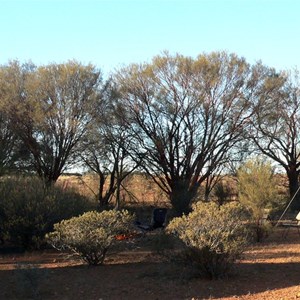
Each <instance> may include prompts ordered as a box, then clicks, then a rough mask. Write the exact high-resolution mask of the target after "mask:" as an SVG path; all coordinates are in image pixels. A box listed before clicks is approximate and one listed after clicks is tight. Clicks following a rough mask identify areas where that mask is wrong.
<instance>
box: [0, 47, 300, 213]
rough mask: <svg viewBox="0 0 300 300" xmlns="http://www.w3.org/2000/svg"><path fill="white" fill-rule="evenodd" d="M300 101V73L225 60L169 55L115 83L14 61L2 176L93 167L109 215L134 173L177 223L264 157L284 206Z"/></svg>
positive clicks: (297, 166)
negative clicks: (156, 191) (158, 194)
mask: <svg viewBox="0 0 300 300" xmlns="http://www.w3.org/2000/svg"><path fill="white" fill-rule="evenodd" d="M299 93H300V83H299V79H298V73H297V71H288V70H286V71H282V70H275V69H273V68H271V67H268V66H264V65H263V64H262V63H260V62H258V63H256V64H253V65H251V64H249V63H248V62H247V61H246V60H245V59H244V58H242V57H238V56H237V55H235V54H232V53H226V52H212V53H208V54H200V55H199V56H198V57H196V58H191V57H186V56H183V55H180V54H177V55H170V54H169V53H167V52H165V53H162V54H161V55H158V56H156V57H154V58H153V59H152V61H150V62H147V63H140V64H138V63H137V64H131V65H129V66H127V67H123V68H121V69H119V70H117V71H115V72H114V73H113V74H112V75H111V76H110V77H109V78H103V77H102V74H101V71H100V70H99V69H98V68H97V67H96V66H93V65H91V64H90V65H83V64H81V63H79V62H76V61H68V62H66V63H62V64H56V63H52V64H49V65H43V66H36V65H34V64H33V63H21V62H19V61H10V62H7V64H4V65H1V66H0V175H1V176H6V175H9V174H36V175H37V176H38V177H40V178H41V179H42V180H43V181H44V183H45V184H46V186H51V185H53V184H54V183H55V182H56V181H57V179H58V178H59V177H60V175H61V174H63V173H64V172H67V171H68V170H69V169H72V168H73V169H74V168H79V169H80V170H85V171H86V170H88V171H90V172H94V173H95V174H97V176H98V178H99V190H98V201H99V205H100V207H105V206H108V205H109V203H110V200H111V198H112V197H113V196H115V197H116V198H117V204H118V206H120V205H121V203H120V201H121V200H120V190H121V189H122V181H123V180H124V179H125V178H126V177H128V176H129V175H130V174H133V173H135V172H139V173H143V174H147V176H148V177H149V178H151V180H153V181H154V182H155V184H157V186H158V187H159V188H160V189H161V191H162V192H163V193H165V195H166V196H167V197H168V198H169V200H170V203H171V205H172V208H173V209H174V211H175V214H176V215H181V214H182V213H187V212H189V210H190V204H191V203H192V202H193V201H194V200H195V199H198V198H199V189H200V187H203V186H206V187H207V188H206V191H205V192H204V196H203V198H202V199H200V200H203V201H206V202H207V201H209V200H210V199H211V197H210V196H211V193H213V191H214V188H215V187H216V186H218V184H219V183H220V182H218V180H220V178H222V176H226V175H230V176H235V175H236V174H237V171H238V169H239V167H240V166H242V165H243V164H244V163H245V161H246V160H249V159H252V158H256V157H258V156H259V157H261V158H263V159H264V158H266V159H267V160H269V161H270V163H271V165H272V166H273V167H275V168H276V173H277V174H281V175H283V176H284V177H285V178H286V183H287V189H286V190H287V192H288V194H289V196H287V197H286V201H288V200H289V199H290V198H291V197H293V196H294V194H295V193H296V192H297V190H298V188H299V172H300V160H299V155H300V147H299V143H300V131H299V128H300V127H299V125H300V123H299V120H300V109H299V108H300V94H299ZM219 187H220V186H219ZM197 197H198V198H197ZM292 209H293V210H299V209H300V196H299V197H296V200H295V201H294V202H293V205H292Z"/></svg>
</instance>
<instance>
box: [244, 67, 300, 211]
mask: <svg viewBox="0 0 300 300" xmlns="http://www.w3.org/2000/svg"><path fill="white" fill-rule="evenodd" d="M256 72H257V73H258V74H261V75H260V76H264V78H265V79H264V84H263V85H262V86H261V87H260V90H261V92H260V94H259V95H258V97H256V98H254V103H253V111H254V114H253V118H252V122H251V123H252V131H249V133H251V134H250V137H251V138H252V140H253V142H254V144H255V146H256V147H257V148H258V149H259V151H260V152H261V153H263V154H264V155H266V156H267V157H269V158H270V159H272V160H273V161H274V162H276V163H277V164H279V165H280V167H282V168H283V169H284V170H285V172H286V174H287V178H288V182H289V192H290V198H292V197H293V196H294V195H295V194H296V192H297V191H298V188H299V174H300V147H299V143H300V131H299V128H300V121H299V120H300V81H299V74H298V72H297V71H295V72H293V73H280V74H279V73H276V72H275V70H274V69H270V68H266V67H263V66H258V68H257V70H256ZM291 207H292V209H293V210H299V209H300V194H298V195H296V198H295V201H293V203H292V205H291Z"/></svg>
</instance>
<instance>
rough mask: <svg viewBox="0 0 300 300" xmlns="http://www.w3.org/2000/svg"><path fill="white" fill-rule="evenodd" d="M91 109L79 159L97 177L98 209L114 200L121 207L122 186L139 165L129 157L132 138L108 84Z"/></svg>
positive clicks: (105, 206) (116, 205) (112, 90)
mask: <svg viewBox="0 0 300 300" xmlns="http://www.w3.org/2000/svg"><path fill="white" fill-rule="evenodd" d="M102 95H103V97H102V98H101V99H98V100H99V101H98V102H97V103H96V104H95V106H94V109H93V117H94V118H93V123H92V124H91V126H90V127H89V130H88V133H87V135H86V136H85V138H84V139H83V140H82V141H81V143H80V144H81V146H80V147H81V149H82V151H81V152H80V158H81V160H82V162H83V163H84V166H87V167H88V169H89V170H90V171H92V172H93V173H95V174H97V176H98V193H97V198H98V199H97V200H98V203H99V208H100V210H102V209H104V208H107V206H108V205H109V204H111V202H112V199H113V198H114V197H115V200H116V201H115V207H116V208H119V206H120V202H121V199H120V193H121V188H122V183H123V181H124V180H125V178H127V177H128V176H129V175H130V174H132V173H133V172H134V171H135V170H136V169H137V168H138V166H139V162H138V161H137V160H133V159H132V155H131V154H130V149H131V144H132V143H131V137H130V132H128V131H127V130H126V129H127V128H126V125H125V122H124V117H125V116H123V115H120V114H119V112H118V110H119V107H118V106H117V103H116V97H117V94H116V92H115V88H114V87H113V85H112V83H111V82H107V84H106V85H105V88H104V89H103V92H102Z"/></svg>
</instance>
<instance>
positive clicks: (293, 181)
mask: <svg viewBox="0 0 300 300" xmlns="http://www.w3.org/2000/svg"><path fill="white" fill-rule="evenodd" d="M287 175H288V180H289V192H290V199H292V197H294V195H295V194H296V193H297V192H298V193H297V194H296V196H295V198H294V200H293V202H292V203H291V207H290V208H291V210H292V211H299V210H300V191H298V189H299V178H298V177H299V172H298V171H297V170H290V171H289V172H288V173H287Z"/></svg>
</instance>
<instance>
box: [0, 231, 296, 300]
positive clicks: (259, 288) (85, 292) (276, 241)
mask: <svg viewBox="0 0 300 300" xmlns="http://www.w3.org/2000/svg"><path fill="white" fill-rule="evenodd" d="M276 231H277V232H276V233H275V234H273V235H272V236H270V238H269V239H268V240H267V241H266V242H264V243H261V244H256V245H254V246H252V247H250V248H249V249H248V251H247V252H246V253H245V257H244V258H243V259H242V260H241V261H240V263H239V264H237V266H236V270H235V272H234V274H233V275H231V276H230V277H229V278H227V279H223V280H215V281H210V280H205V279H199V278H196V277H194V276H192V275H191V274H190V273H189V268H188V266H186V267H183V266H179V265H176V264H174V263H172V262H168V261H166V259H165V258H164V257H162V256H160V255H158V253H157V252H156V251H155V245H153V242H154V241H155V239H153V236H151V235H149V236H146V237H142V238H139V239H135V240H133V241H131V242H128V241H123V242H122V243H123V244H122V245H121V251H115V252H110V253H109V254H108V256H107V259H106V260H105V264H104V265H103V266H100V267H89V266H87V265H85V264H83V263H81V261H80V260H78V259H73V260H70V259H65V257H64V255H62V254H60V253H57V252H55V251H53V250H47V251H39V252H38V251H36V252H31V253H23V254H1V255H0V299H12V300H13V299H72V300H76V299H88V300H94V299H95V300H100V299H103V300H106V299H151V300H152V299H175V300H176V299H189V300H191V299H194V300H196V299H223V300H225V299H228V300H229V299H245V300H258V299H259V300H260V299H262V300H263V299H268V300H271V299H272V300H291V299H300V236H299V235H298V234H297V231H296V230H291V232H290V233H289V235H288V237H287V238H286V239H283V238H282V234H281V232H280V230H279V229H277V230H276ZM156 241H157V240H156ZM115 250H116V249H115ZM119 250H120V249H119ZM25 266H27V268H26V267H25ZM24 268H25V269H24Z"/></svg>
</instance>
